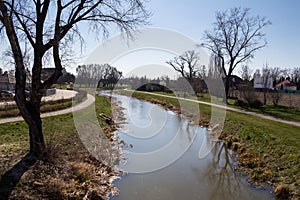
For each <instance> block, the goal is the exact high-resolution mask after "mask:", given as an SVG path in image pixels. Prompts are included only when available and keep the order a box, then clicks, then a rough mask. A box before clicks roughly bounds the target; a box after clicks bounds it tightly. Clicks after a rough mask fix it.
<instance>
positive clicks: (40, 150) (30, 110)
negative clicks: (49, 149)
mask: <svg viewBox="0 0 300 200" xmlns="http://www.w3.org/2000/svg"><path fill="white" fill-rule="evenodd" d="M16 102H17V104H18V105H19V110H20V113H21V115H22V116H23V118H24V120H25V121H26V123H27V124H28V128H29V139H30V153H31V154H33V155H34V156H36V157H37V158H43V157H44V155H45V153H46V152H45V141H44V136H43V130H42V120H41V116H40V102H41V100H40V98H38V99H35V100H33V99H31V100H30V101H26V102H22V103H20V99H18V98H16Z"/></svg>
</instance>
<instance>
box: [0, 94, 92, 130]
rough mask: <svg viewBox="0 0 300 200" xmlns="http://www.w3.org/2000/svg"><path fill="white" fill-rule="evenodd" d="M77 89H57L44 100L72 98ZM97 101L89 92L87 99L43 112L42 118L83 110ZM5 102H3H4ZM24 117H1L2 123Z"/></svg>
mask: <svg viewBox="0 0 300 200" xmlns="http://www.w3.org/2000/svg"><path fill="white" fill-rule="evenodd" d="M76 93H77V92H76V91H72V90H56V94H54V95H50V96H47V97H43V99H42V101H54V100H59V99H70V98H73V97H74V96H75V95H76ZM94 102H95V97H94V96H92V95H90V94H87V99H86V100H85V101H84V102H82V103H80V104H78V105H76V106H74V107H71V108H67V109H64V110H58V111H54V112H48V113H43V114H41V117H42V118H45V117H52V116H57V115H63V114H67V113H71V112H75V111H79V110H82V109H84V108H87V107H89V106H90V105H92V104H93V103H94ZM6 103H10V104H12V103H15V102H6ZM2 104H3V103H2ZM23 120H24V119H23V117H11V118H3V119H0V124H5V123H11V122H18V121H23Z"/></svg>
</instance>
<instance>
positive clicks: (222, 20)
mask: <svg viewBox="0 0 300 200" xmlns="http://www.w3.org/2000/svg"><path fill="white" fill-rule="evenodd" d="M249 12H250V9H248V8H246V9H242V8H233V9H231V10H230V12H229V13H228V12H226V11H225V12H217V13H216V22H215V23H214V28H213V30H212V31H210V32H209V31H206V32H205V34H204V37H205V38H204V39H205V42H204V43H203V44H202V45H201V46H203V47H206V48H207V49H209V50H210V51H211V52H212V53H213V54H215V55H217V56H219V57H220V58H221V59H222V60H223V61H224V63H223V66H222V68H223V71H224V74H226V77H227V76H229V77H230V76H231V74H232V72H233V71H234V69H235V68H236V67H237V66H238V65H239V64H241V63H243V62H246V61H247V60H249V59H251V58H253V56H254V53H255V52H256V51H258V50H259V49H261V48H263V47H265V46H266V45H267V42H266V41H265V33H264V32H263V29H264V28H265V27H266V26H268V25H269V24H271V22H270V21H267V20H266V19H265V18H261V17H259V16H257V17H252V16H249ZM229 77H228V79H229ZM228 87H229V85H228ZM228 87H227V88H226V90H228ZM226 92H227V91H226ZM227 94H228V93H227Z"/></svg>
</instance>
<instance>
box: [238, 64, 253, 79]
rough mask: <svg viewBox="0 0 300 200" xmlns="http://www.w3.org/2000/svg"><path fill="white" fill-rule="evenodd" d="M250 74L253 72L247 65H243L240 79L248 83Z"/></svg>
mask: <svg viewBox="0 0 300 200" xmlns="http://www.w3.org/2000/svg"><path fill="white" fill-rule="evenodd" d="M252 72H253V70H251V69H250V68H249V66H248V65H243V66H242V69H241V71H240V73H241V76H242V79H244V80H246V81H250V80H251V78H252Z"/></svg>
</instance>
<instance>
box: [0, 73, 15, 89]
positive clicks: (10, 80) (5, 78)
mask: <svg viewBox="0 0 300 200" xmlns="http://www.w3.org/2000/svg"><path fill="white" fill-rule="evenodd" d="M15 84H16V79H15V75H14V71H9V72H4V73H3V74H0V90H6V91H12V90H14V89H15Z"/></svg>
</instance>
